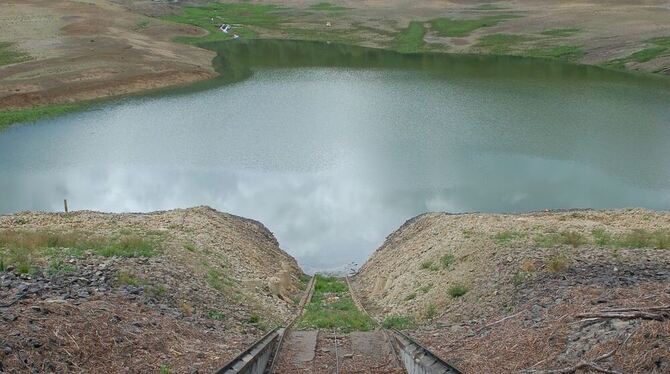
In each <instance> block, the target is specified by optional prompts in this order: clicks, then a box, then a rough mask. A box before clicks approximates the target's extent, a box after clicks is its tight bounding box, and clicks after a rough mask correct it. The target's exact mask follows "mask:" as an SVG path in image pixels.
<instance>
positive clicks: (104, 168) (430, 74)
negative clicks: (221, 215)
mask: <svg viewBox="0 0 670 374" xmlns="http://www.w3.org/2000/svg"><path fill="white" fill-rule="evenodd" d="M208 47H209V48H212V49H216V50H217V51H218V52H219V57H217V58H216V60H215V63H216V66H217V67H218V69H219V70H220V71H221V72H222V77H221V78H220V79H217V80H215V81H212V82H207V83H205V84H201V85H199V86H196V87H191V88H189V89H183V90H179V91H177V92H171V93H168V94H164V95H153V96H147V97H136V98H129V99H125V100H121V101H117V102H113V103H108V104H102V105H99V106H96V107H94V108H91V109H89V110H87V111H84V112H80V113H74V114H71V115H67V116H64V117H60V118H57V119H51V120H44V121H40V122H37V123H35V124H30V125H17V126H13V127H11V128H9V129H8V130H6V131H4V132H0V213H12V212H16V211H21V210H46V211H59V210H61V209H62V200H63V199H64V198H67V199H68V201H69V204H70V207H71V209H91V210H102V211H114V212H126V211H153V210H163V209H172V208H177V207H189V206H194V205H205V204H206V205H210V206H212V207H214V208H216V209H219V210H222V211H226V212H230V213H233V214H237V215H242V216H246V217H250V218H253V219H256V220H259V221H261V222H263V223H264V224H265V225H266V226H268V228H269V229H270V230H272V231H273V232H274V233H275V235H276V236H277V238H278V240H279V242H280V244H281V246H282V248H284V249H285V250H287V251H288V252H289V253H291V254H292V255H294V256H296V257H297V258H298V260H299V261H300V263H301V265H302V266H303V267H304V268H305V269H307V270H317V269H319V270H324V269H330V268H335V267H340V266H343V265H344V264H347V263H350V262H352V261H353V262H357V263H359V264H360V263H361V262H362V261H364V260H365V259H366V258H367V257H368V256H369V254H370V253H371V252H372V251H373V250H374V249H375V248H377V247H378V246H379V245H380V244H381V243H382V241H383V239H384V238H385V237H386V235H388V234H389V233H391V232H392V231H393V230H394V229H395V228H397V227H398V226H399V225H401V224H402V223H403V222H404V221H405V220H407V219H409V218H411V217H413V216H414V215H417V214H419V213H422V212H426V211H447V212H470V211H482V212H521V211H528V210H541V209H559V208H561V209H564V208H621V207H646V208H652V209H668V208H670V83H668V80H667V79H656V78H650V77H647V76H641V75H640V76H638V75H629V74H623V73H618V72H611V71H606V70H602V69H598V68H594V67H584V66H574V65H568V64H562V63H557V62H549V61H543V60H533V59H522V58H509V57H508V58H503V57H500V58H495V57H468V56H445V55H402V54H396V53H393V52H386V51H379V50H371V49H364V48H356V47H346V46H339V45H327V44H319V43H309V42H288V41H284V42H280V41H254V42H234V43H223V44H213V45H209V46H208Z"/></svg>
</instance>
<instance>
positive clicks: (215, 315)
mask: <svg viewBox="0 0 670 374" xmlns="http://www.w3.org/2000/svg"><path fill="white" fill-rule="evenodd" d="M207 318H209V319H213V320H217V321H221V320H223V319H224V318H226V315H225V314H223V312H221V311H218V310H210V311H209V312H207Z"/></svg>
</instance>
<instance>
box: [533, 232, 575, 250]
mask: <svg viewBox="0 0 670 374" xmlns="http://www.w3.org/2000/svg"><path fill="white" fill-rule="evenodd" d="M534 240H535V244H537V245H538V246H540V247H545V248H548V247H554V246H557V245H570V246H573V247H575V248H577V247H579V246H581V245H584V244H587V243H588V240H587V238H586V237H585V236H584V235H583V234H581V233H579V232H576V231H563V232H560V233H549V234H540V235H537V236H535V238H534Z"/></svg>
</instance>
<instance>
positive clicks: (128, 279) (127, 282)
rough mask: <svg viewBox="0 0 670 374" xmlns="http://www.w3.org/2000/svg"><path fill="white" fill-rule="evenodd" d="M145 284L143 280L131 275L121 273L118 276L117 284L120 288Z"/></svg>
mask: <svg viewBox="0 0 670 374" xmlns="http://www.w3.org/2000/svg"><path fill="white" fill-rule="evenodd" d="M145 283H146V282H145V281H144V280H143V279H141V278H139V277H137V276H135V275H133V274H130V273H126V272H119V273H118V274H116V284H117V285H119V286H139V285H142V284H145Z"/></svg>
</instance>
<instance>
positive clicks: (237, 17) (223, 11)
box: [163, 2, 282, 44]
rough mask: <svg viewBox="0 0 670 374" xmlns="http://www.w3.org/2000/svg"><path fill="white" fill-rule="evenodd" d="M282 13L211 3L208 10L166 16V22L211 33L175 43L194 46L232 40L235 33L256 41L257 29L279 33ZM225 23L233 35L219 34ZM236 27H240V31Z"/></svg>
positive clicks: (269, 7) (273, 8)
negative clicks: (276, 30) (195, 27)
mask: <svg viewBox="0 0 670 374" xmlns="http://www.w3.org/2000/svg"><path fill="white" fill-rule="evenodd" d="M280 9H281V8H278V7H277V6H275V5H268V4H251V3H225V4H224V3H217V2H211V3H208V4H207V5H206V6H186V7H183V8H182V11H181V14H177V15H169V16H165V17H163V19H165V20H168V21H172V22H177V23H185V24H189V25H193V26H197V27H200V28H203V29H205V30H207V31H208V32H209V34H208V35H205V36H201V37H178V38H176V39H175V40H176V41H178V42H182V43H189V44H192V43H200V42H211V41H222V40H230V39H231V38H232V34H233V33H236V34H238V35H240V36H242V37H245V38H253V37H255V36H256V35H257V32H256V29H257V28H261V29H277V28H278V27H279V24H280V23H281V22H282V18H281V17H280V16H279V15H278V14H277V12H278V11H279V10H280ZM223 23H227V24H232V25H233V29H232V31H231V32H230V33H228V34H226V33H224V32H221V30H219V26H221V24H223ZM235 25H240V27H237V26H235Z"/></svg>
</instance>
